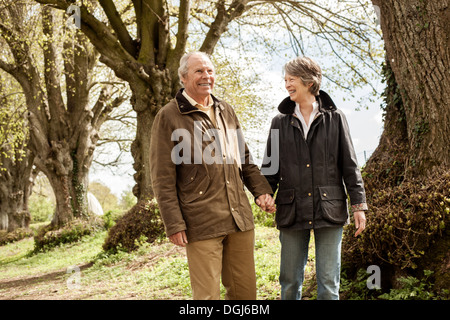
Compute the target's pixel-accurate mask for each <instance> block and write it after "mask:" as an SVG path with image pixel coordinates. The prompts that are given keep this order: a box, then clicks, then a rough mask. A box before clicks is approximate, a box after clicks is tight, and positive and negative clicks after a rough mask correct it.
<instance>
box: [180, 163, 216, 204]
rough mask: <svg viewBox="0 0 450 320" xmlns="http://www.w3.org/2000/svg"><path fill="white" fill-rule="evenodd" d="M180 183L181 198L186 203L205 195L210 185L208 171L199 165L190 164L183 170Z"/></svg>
mask: <svg viewBox="0 0 450 320" xmlns="http://www.w3.org/2000/svg"><path fill="white" fill-rule="evenodd" d="M180 180H181V181H180V182H181V183H180V184H179V191H178V194H179V198H180V200H181V201H182V202H184V203H189V202H193V201H195V200H198V199H199V198H201V197H203V196H204V194H205V193H206V190H207V189H208V187H209V182H210V179H209V177H208V174H207V173H206V171H205V170H204V169H203V168H202V167H200V166H198V165H193V166H188V167H187V168H186V171H185V172H183V174H182V176H181V179H180Z"/></svg>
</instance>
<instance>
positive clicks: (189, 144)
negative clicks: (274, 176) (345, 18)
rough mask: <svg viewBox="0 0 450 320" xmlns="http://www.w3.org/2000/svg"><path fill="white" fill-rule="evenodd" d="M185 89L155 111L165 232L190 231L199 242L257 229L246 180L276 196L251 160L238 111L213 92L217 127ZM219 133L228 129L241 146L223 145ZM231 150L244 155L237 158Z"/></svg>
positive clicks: (154, 166)
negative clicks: (186, 95) (192, 101)
mask: <svg viewBox="0 0 450 320" xmlns="http://www.w3.org/2000/svg"><path fill="white" fill-rule="evenodd" d="M182 90H184V89H181V90H180V91H179V92H178V93H177V95H176V97H175V98H174V99H172V100H171V101H170V102H169V103H168V104H167V105H165V106H164V107H163V108H162V109H161V110H160V111H159V112H158V114H157V115H156V117H155V121H154V123H153V127H152V135H151V136H152V139H151V143H150V152H151V154H152V157H151V158H150V170H151V177H152V186H153V190H154V193H155V197H156V200H157V202H158V205H159V208H160V212H161V216H162V219H163V221H164V225H165V228H166V234H167V236H170V235H172V234H174V233H177V232H180V231H183V230H186V234H187V237H188V241H189V242H194V241H199V240H205V239H209V238H214V237H219V236H222V235H226V234H229V233H232V232H236V231H239V230H240V231H248V230H252V229H253V228H254V223H253V214H252V210H251V206H250V203H249V201H248V198H247V195H246V193H245V190H244V184H245V186H246V187H247V188H248V189H249V191H250V192H251V193H252V194H253V196H254V197H258V196H260V195H262V194H266V193H269V194H271V193H272V189H271V187H270V185H269V184H268V182H267V180H266V179H265V177H264V176H263V175H262V174H261V172H260V170H259V169H258V167H257V166H256V165H255V164H252V163H251V156H250V153H249V150H248V148H247V145H246V144H245V142H243V138H242V134H241V132H240V130H239V129H240V124H239V121H238V119H237V117H236V114H235V113H234V110H233V108H232V107H231V106H230V105H229V104H227V103H226V102H224V101H220V100H218V99H216V98H215V97H213V96H212V99H213V100H214V105H213V107H214V108H215V114H216V123H217V127H215V126H214V125H213V122H212V121H211V119H210V118H209V116H208V115H207V114H206V113H204V112H202V111H200V110H198V109H197V108H196V107H194V106H192V105H191V104H190V103H189V102H188V100H187V99H186V98H185V97H184V96H183V95H182ZM219 130H220V131H219ZM219 132H225V137H226V139H228V140H229V142H230V143H231V146H234V147H237V148H233V147H230V144H225V143H224V142H223V141H221V142H220V143H219V141H220V139H219V136H220V133H219ZM200 146H201V147H200ZM230 149H233V150H236V149H239V150H241V153H240V154H239V155H238V156H237V157H236V156H235V157H233V156H232V155H230V154H233V152H232V150H230ZM244 157H245V161H244ZM241 159H242V160H241ZM238 160H241V161H238Z"/></svg>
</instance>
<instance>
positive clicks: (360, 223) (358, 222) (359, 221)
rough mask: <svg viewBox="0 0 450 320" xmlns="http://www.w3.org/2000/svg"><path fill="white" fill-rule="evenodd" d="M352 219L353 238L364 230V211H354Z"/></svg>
mask: <svg viewBox="0 0 450 320" xmlns="http://www.w3.org/2000/svg"><path fill="white" fill-rule="evenodd" d="M353 217H354V218H355V227H356V229H357V230H356V232H355V237H357V236H358V235H359V234H360V233H361V232H363V230H364V229H365V228H366V215H365V214H364V211H356V212H355V213H353Z"/></svg>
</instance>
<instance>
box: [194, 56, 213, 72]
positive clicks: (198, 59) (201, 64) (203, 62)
mask: <svg viewBox="0 0 450 320" xmlns="http://www.w3.org/2000/svg"><path fill="white" fill-rule="evenodd" d="M199 68H200V69H212V70H214V65H213V64H212V62H211V60H209V59H208V58H207V57H204V56H202V55H193V56H191V57H190V58H189V60H188V69H189V70H190V71H192V70H196V69H199Z"/></svg>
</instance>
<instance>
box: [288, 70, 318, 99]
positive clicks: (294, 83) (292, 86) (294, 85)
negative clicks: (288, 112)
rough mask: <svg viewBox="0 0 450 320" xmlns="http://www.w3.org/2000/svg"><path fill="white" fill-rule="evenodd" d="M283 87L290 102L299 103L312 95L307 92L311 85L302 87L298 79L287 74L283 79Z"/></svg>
mask: <svg viewBox="0 0 450 320" xmlns="http://www.w3.org/2000/svg"><path fill="white" fill-rule="evenodd" d="M284 85H285V87H286V90H287V91H288V93H289V97H291V100H292V101H295V102H301V101H302V100H303V99H305V97H307V96H310V95H312V94H311V92H310V91H309V88H310V87H311V86H312V83H310V84H308V85H304V84H303V82H302V80H301V79H300V78H299V77H296V76H292V75H290V74H288V73H286V75H285V77H284Z"/></svg>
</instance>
